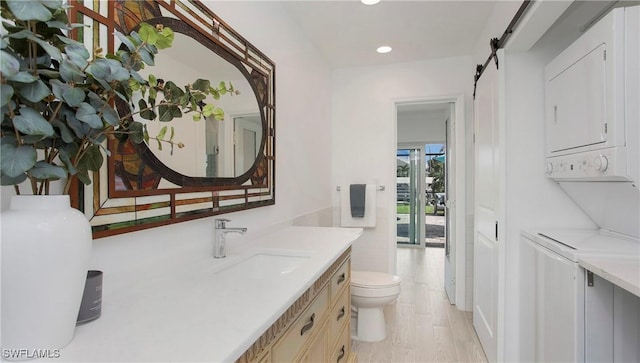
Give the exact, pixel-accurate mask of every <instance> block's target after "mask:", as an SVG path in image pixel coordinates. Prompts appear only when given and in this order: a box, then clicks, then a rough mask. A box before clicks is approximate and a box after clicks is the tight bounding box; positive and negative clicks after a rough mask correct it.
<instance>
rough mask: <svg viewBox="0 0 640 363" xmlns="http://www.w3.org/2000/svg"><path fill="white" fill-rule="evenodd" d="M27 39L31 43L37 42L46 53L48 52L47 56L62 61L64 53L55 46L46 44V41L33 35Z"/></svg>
mask: <svg viewBox="0 0 640 363" xmlns="http://www.w3.org/2000/svg"><path fill="white" fill-rule="evenodd" d="M27 38H28V39H29V40H31V41H34V42H36V43H37V44H38V45H39V46H40V47H42V49H44V51H45V52H47V54H49V55H50V56H51V58H53V59H56V60H59V61H60V60H62V53H61V52H60V49H58V48H56V47H54V46H53V45H51V44H49V43H47V42H45V41H44V40H42V39H40V38H38V37H36V36H35V35H33V34H31V35H28V36H27Z"/></svg>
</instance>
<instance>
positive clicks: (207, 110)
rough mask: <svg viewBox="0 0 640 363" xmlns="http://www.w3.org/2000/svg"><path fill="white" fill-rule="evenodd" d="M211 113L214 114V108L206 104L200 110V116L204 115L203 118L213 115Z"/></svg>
mask: <svg viewBox="0 0 640 363" xmlns="http://www.w3.org/2000/svg"><path fill="white" fill-rule="evenodd" d="M213 112H214V107H213V105H212V104H210V103H208V104H206V105H205V106H204V107H203V108H202V114H203V115H204V117H209V116H211V115H213Z"/></svg>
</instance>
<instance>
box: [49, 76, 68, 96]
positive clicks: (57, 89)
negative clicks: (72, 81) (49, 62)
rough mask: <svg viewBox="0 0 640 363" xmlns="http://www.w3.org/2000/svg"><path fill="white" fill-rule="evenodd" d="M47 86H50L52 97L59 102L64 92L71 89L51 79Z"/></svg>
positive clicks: (57, 80)
mask: <svg viewBox="0 0 640 363" xmlns="http://www.w3.org/2000/svg"><path fill="white" fill-rule="evenodd" d="M49 84H51V91H53V95H54V96H56V98H58V99H60V100H61V99H63V98H64V96H63V94H64V92H65V91H66V90H68V89H69V88H71V87H70V86H69V85H68V84H66V83H62V82H60V80H59V79H52V80H50V81H49Z"/></svg>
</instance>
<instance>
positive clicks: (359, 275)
mask: <svg viewBox="0 0 640 363" xmlns="http://www.w3.org/2000/svg"><path fill="white" fill-rule="evenodd" d="M399 285H400V278H399V277H398V276H395V275H390V274H387V273H383V272H374V271H351V287H359V288H364V289H380V288H389V287H395V286H399Z"/></svg>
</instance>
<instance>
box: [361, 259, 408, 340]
mask: <svg viewBox="0 0 640 363" xmlns="http://www.w3.org/2000/svg"><path fill="white" fill-rule="evenodd" d="M398 295H400V278H399V277H398V276H394V275H390V274H386V273H382V272H373V271H351V305H352V307H353V314H352V317H353V319H354V320H355V324H352V328H351V338H352V339H354V340H359V341H363V342H379V341H381V340H384V339H385V338H386V337H387V329H386V326H385V322H384V313H383V312H382V307H383V306H384V305H385V304H389V303H391V302H393V301H395V300H396V299H397V298H398Z"/></svg>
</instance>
